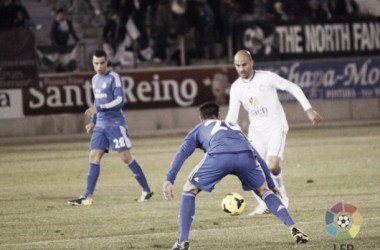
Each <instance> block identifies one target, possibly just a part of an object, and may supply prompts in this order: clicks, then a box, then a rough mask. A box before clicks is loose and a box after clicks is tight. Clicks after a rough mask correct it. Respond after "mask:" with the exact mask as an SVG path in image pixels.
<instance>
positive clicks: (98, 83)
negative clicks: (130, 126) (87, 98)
mask: <svg viewBox="0 0 380 250" xmlns="http://www.w3.org/2000/svg"><path fill="white" fill-rule="evenodd" d="M91 83H92V91H93V93H94V96H95V102H94V106H95V107H96V109H97V110H98V113H97V114H96V116H94V117H93V119H92V122H93V123H96V125H97V126H121V125H125V126H126V125H127V123H126V121H125V116H124V113H123V110H122V107H123V106H124V100H125V98H124V84H123V83H122V81H121V78H120V76H119V74H117V73H115V72H113V71H111V70H109V71H108V72H107V73H105V74H104V75H99V74H96V75H95V76H94V77H93V78H92V80H91Z"/></svg>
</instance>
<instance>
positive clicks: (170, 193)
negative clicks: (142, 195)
mask: <svg viewBox="0 0 380 250" xmlns="http://www.w3.org/2000/svg"><path fill="white" fill-rule="evenodd" d="M163 193H164V197H165V200H171V199H173V198H174V185H173V183H171V182H170V181H165V182H164V185H163Z"/></svg>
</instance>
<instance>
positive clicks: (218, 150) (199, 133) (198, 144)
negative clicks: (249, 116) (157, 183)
mask: <svg viewBox="0 0 380 250" xmlns="http://www.w3.org/2000/svg"><path fill="white" fill-rule="evenodd" d="M196 148H200V149H202V150H203V151H204V152H206V153H207V154H209V155H215V154H237V153H243V152H253V153H254V154H255V155H258V154H257V153H256V151H255V149H254V148H253V147H252V145H251V143H250V142H249V141H248V139H247V138H246V136H245V135H244V134H243V132H242V131H241V129H240V127H239V126H238V125H236V124H232V123H229V122H226V121H220V120H206V121H204V122H202V123H200V124H199V125H197V126H196V127H195V128H194V129H193V130H191V131H190V132H189V134H188V135H187V136H186V137H185V139H184V140H183V142H182V144H181V146H180V148H179V150H178V152H177V154H176V156H175V157H174V160H173V162H172V164H171V166H170V168H169V171H168V173H167V175H166V180H168V181H170V182H171V183H174V180H175V178H176V176H177V174H178V171H179V170H180V169H181V167H182V165H183V163H184V161H185V160H186V159H187V158H188V157H189V156H190V155H191V154H192V153H193V152H194V150H195V149H196ZM264 164H265V163H264ZM265 167H266V166H265ZM265 167H263V169H264V168H265ZM266 170H267V169H264V172H267V171H266ZM268 171H269V170H268ZM268 174H269V173H268Z"/></svg>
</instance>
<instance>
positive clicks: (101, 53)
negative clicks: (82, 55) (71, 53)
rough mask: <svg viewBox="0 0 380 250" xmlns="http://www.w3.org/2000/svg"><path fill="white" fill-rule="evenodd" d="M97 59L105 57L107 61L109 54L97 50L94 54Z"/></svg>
mask: <svg viewBox="0 0 380 250" xmlns="http://www.w3.org/2000/svg"><path fill="white" fill-rule="evenodd" d="M92 55H93V56H95V57H104V58H105V59H106V60H107V53H106V52H105V51H104V50H102V49H97V50H95V51H94V53H92Z"/></svg>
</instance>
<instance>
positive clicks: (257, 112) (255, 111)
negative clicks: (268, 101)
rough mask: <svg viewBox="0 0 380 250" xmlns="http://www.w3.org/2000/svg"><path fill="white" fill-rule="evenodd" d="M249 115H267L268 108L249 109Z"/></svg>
mask: <svg viewBox="0 0 380 250" xmlns="http://www.w3.org/2000/svg"><path fill="white" fill-rule="evenodd" d="M249 113H250V115H251V116H267V115H268V108H265V107H264V108H256V109H253V110H251V111H249Z"/></svg>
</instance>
